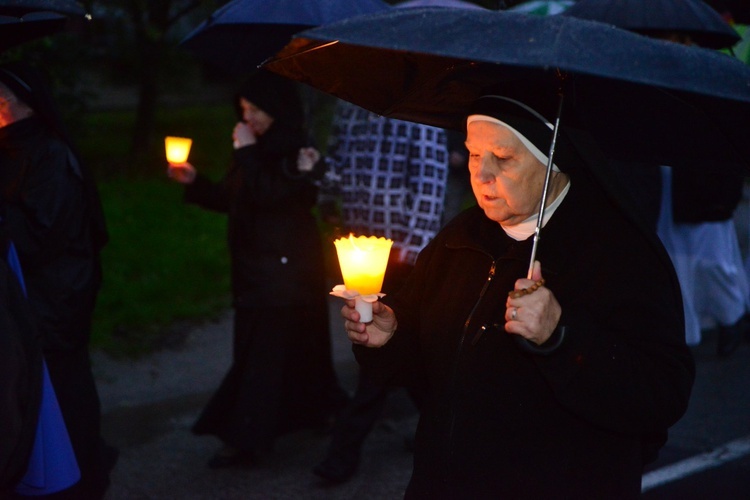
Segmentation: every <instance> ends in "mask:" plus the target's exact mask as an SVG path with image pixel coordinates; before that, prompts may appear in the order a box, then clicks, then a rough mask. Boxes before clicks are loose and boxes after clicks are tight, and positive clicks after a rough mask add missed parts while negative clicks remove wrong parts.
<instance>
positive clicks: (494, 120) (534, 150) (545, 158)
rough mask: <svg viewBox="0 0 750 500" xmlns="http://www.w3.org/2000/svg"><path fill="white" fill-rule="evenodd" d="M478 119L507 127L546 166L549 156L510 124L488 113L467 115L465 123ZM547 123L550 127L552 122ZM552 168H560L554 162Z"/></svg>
mask: <svg viewBox="0 0 750 500" xmlns="http://www.w3.org/2000/svg"><path fill="white" fill-rule="evenodd" d="M478 121H480V122H490V123H494V124H496V125H500V126H501V127H505V128H507V129H508V130H510V131H511V132H513V134H515V136H516V137H518V140H519V141H521V142H522V143H523V145H524V146H526V148H527V149H528V150H529V151H531V154H532V155H534V158H536V159H537V160H539V161H540V162H541V163H542V165H544V166H545V167H546V166H547V162H548V161H549V157H548V156H547V155H545V154H544V153H542V152H541V151H540V150H539V148H538V147H536V146H535V145H534V143H532V142H531V141H530V140H528V139H527V138H526V136H525V135H523V134H522V133H521V132H519V131H518V130H516V129H514V128H513V127H511V126H510V125H508V124H507V123H505V122H504V121H502V120H498V119H497V118H495V117H494V116H488V115H469V117H468V118H467V119H466V125H469V124H470V123H472V122H478ZM548 125H549V126H550V127H551V126H552V124H548ZM552 170H554V171H555V172H559V171H560V169H559V168H557V165H555V163H554V162H553V163H552Z"/></svg>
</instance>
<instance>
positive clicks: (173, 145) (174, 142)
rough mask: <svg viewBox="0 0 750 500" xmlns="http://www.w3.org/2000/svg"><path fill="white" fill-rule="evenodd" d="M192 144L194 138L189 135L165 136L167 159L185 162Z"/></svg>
mask: <svg viewBox="0 0 750 500" xmlns="http://www.w3.org/2000/svg"><path fill="white" fill-rule="evenodd" d="M192 145H193V140H192V139H188V138H187V137H173V136H167V137H165V138H164V148H165V149H166V151H167V161H168V162H169V163H171V164H180V163H185V162H186V161H187V159H188V155H189V154H190V146H192Z"/></svg>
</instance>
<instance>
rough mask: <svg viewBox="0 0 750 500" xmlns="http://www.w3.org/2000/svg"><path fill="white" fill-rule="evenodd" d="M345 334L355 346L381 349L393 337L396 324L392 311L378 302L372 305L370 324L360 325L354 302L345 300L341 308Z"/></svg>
mask: <svg viewBox="0 0 750 500" xmlns="http://www.w3.org/2000/svg"><path fill="white" fill-rule="evenodd" d="M341 316H342V317H343V318H344V319H345V320H346V321H344V329H346V334H347V335H348V336H349V340H351V341H352V342H353V343H355V344H360V345H364V346H367V347H382V346H384V345H385V344H386V343H387V342H388V341H389V340H390V339H391V337H392V336H393V332H395V331H396V326H397V325H398V322H397V321H396V315H395V314H394V312H393V309H391V308H390V307H388V306H387V305H385V304H383V303H382V302H380V301H377V302H374V303H373V304H372V322H370V323H366V324H365V323H360V322H359V313H358V312H357V311H356V310H355V309H354V300H353V299H352V300H347V301H346V305H345V306H344V307H342V308H341Z"/></svg>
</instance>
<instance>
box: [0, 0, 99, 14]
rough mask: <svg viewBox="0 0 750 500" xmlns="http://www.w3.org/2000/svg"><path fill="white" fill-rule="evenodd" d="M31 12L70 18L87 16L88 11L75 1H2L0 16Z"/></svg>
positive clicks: (0, 0) (0, 1)
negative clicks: (62, 15)
mask: <svg viewBox="0 0 750 500" xmlns="http://www.w3.org/2000/svg"><path fill="white" fill-rule="evenodd" d="M30 12H55V13H57V14H65V15H69V16H81V17H83V16H86V15H87V12H86V9H85V8H84V7H83V5H81V4H80V3H79V2H76V1H75V0H0V15H3V16H23V15H24V14H28V13H30Z"/></svg>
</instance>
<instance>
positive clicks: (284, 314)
mask: <svg viewBox="0 0 750 500" xmlns="http://www.w3.org/2000/svg"><path fill="white" fill-rule="evenodd" d="M235 104H236V105H237V108H238V115H239V118H240V121H239V122H238V123H237V125H236V126H235V129H234V133H233V140H234V150H233V155H232V163H231V165H230V168H229V171H228V172H227V173H226V175H225V176H224V177H223V178H222V179H221V181H220V182H217V183H214V182H212V181H210V180H209V179H208V178H206V177H205V176H203V175H200V174H197V173H196V171H195V169H194V168H193V167H192V165H190V164H181V165H171V166H170V169H169V175H170V176H171V177H172V178H174V179H175V180H177V181H179V182H183V183H185V184H186V188H185V200H186V201H187V202H189V203H194V204H197V205H199V206H201V207H204V208H206V209H210V210H214V211H218V212H222V213H226V214H227V215H228V217H229V224H228V242H229V251H230V262H231V273H232V274H231V277H232V280H231V281H232V295H233V307H234V313H235V316H234V354H233V363H232V366H231V368H230V370H229V372H228V373H227V375H226V377H225V378H224V380H223V381H222V383H221V386H220V387H219V389H218V390H217V391H216V393H215V395H214V396H213V398H212V399H211V401H210V402H209V403H208V405H207V406H206V408H205V409H204V411H203V413H202V414H201V416H200V418H199V419H198V421H197V422H196V423H195V425H194V427H193V432H194V433H196V434H198V435H204V434H209V435H215V436H217V437H218V438H219V439H221V441H222V442H223V443H224V445H225V446H224V448H223V449H221V450H220V451H219V452H218V453H217V454H216V456H214V457H213V458H212V459H211V460H209V466H210V467H226V466H231V465H235V464H238V463H248V462H249V463H252V462H255V461H257V460H260V459H262V458H263V455H265V454H267V453H268V452H270V451H271V448H272V445H273V442H274V439H275V438H276V437H277V436H279V435H281V434H282V433H285V432H288V431H291V430H296V429H300V428H320V427H321V426H325V425H326V424H327V423H328V422H329V420H330V418H331V417H332V415H333V414H334V412H335V411H337V410H338V409H339V408H340V407H341V406H342V405H343V404H344V403H345V401H346V395H345V393H344V391H343V389H341V387H340V386H339V383H338V380H337V377H336V374H335V371H334V369H333V360H332V353H331V343H330V334H329V321H328V306H327V302H326V296H327V286H326V282H325V266H324V258H323V253H322V252H323V247H322V243H321V240H320V235H319V232H318V227H317V222H316V220H315V218H314V215H313V213H312V208H313V206H314V204H315V203H316V201H317V188H316V187H315V183H314V182H313V179H312V177H313V175H314V173H313V172H307V171H306V170H307V167H310V166H312V165H313V164H315V163H316V160H317V158H311V159H309V161H304V160H305V159H306V156H305V155H304V154H302V153H301V150H302V151H307V150H306V149H305V148H303V146H305V142H306V137H307V136H306V131H305V129H304V113H303V107H302V102H301V99H300V96H299V94H298V90H297V88H296V84H295V83H293V82H292V81H290V80H287V79H284V78H282V77H279V76H277V75H275V74H273V73H270V72H267V71H265V70H259V71H257V72H256V73H254V74H253V75H252V76H251V77H250V78H249V79H248V80H247V81H246V82H245V84H244V85H243V86H242V87H241V88H240V89H239V92H238V94H237V96H236V97H235ZM298 160H299V161H300V163H301V164H298ZM302 164H305V165H306V166H305V167H303V169H302V170H300V168H301V167H302Z"/></svg>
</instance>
